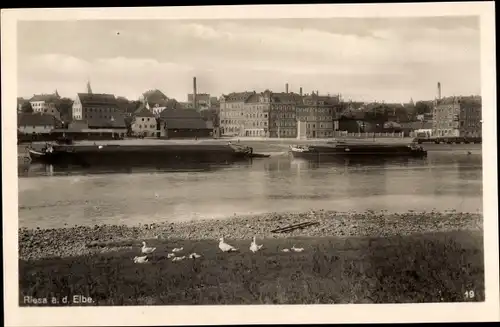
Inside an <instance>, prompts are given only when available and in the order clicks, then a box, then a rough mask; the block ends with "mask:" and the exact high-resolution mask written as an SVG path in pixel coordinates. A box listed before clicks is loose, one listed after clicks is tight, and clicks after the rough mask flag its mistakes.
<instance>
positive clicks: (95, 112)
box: [72, 93, 120, 120]
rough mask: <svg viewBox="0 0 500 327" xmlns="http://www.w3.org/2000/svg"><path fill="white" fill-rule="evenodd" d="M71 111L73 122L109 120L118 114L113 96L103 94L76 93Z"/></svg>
mask: <svg viewBox="0 0 500 327" xmlns="http://www.w3.org/2000/svg"><path fill="white" fill-rule="evenodd" d="M72 111H73V119H74V120H89V119H104V120H110V119H111V118H112V117H114V116H115V115H116V114H118V113H119V112H120V110H119V108H118V104H117V102H116V98H115V96H114V95H112V94H104V93H101V94H99V93H78V94H77V96H76V99H75V102H73V107H72Z"/></svg>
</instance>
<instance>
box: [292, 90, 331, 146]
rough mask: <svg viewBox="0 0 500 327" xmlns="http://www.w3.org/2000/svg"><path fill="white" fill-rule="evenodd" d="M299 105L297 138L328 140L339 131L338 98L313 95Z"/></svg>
mask: <svg viewBox="0 0 500 327" xmlns="http://www.w3.org/2000/svg"><path fill="white" fill-rule="evenodd" d="M302 102H303V103H302V104H300V105H297V109H296V116H297V138H327V137H332V136H333V131H334V130H336V129H338V126H335V124H338V123H337V122H338V120H337V118H338V117H337V114H338V111H339V108H340V106H339V105H340V99H339V97H338V96H334V97H332V96H320V95H319V94H318V93H314V92H313V93H312V94H311V95H310V96H305V97H304V98H303V99H302Z"/></svg>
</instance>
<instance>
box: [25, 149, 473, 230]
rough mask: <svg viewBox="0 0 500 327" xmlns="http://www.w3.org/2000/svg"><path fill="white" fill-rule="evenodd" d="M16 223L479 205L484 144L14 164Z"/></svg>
mask: <svg viewBox="0 0 500 327" xmlns="http://www.w3.org/2000/svg"><path fill="white" fill-rule="evenodd" d="M19 176H20V177H19V226H20V227H28V228H33V227H37V226H39V227H41V228H53V227H63V226H65V225H69V226H71V225H75V224H78V225H94V224H104V223H106V224H121V223H125V224H130V225H135V224H138V223H151V222H160V221H181V220H193V219H212V218H223V217H230V216H233V215H235V214H238V215H239V214H251V213H263V212H271V211H276V212H279V211H306V210H310V209H325V210H338V211H348V210H356V211H364V210H367V209H372V210H388V211H390V212H403V211H408V210H418V211H422V210H427V211H430V210H433V209H435V210H440V211H443V210H450V209H451V210H453V209H454V210H457V211H468V212H482V164H481V151H480V147H478V149H473V150H471V151H470V153H467V151H464V150H463V149H458V150H456V151H453V150H448V151H442V150H441V151H429V155H428V158H426V159H410V160H396V161H384V162H377V163H372V164H366V163H365V164H359V163H353V162H350V163H349V162H337V163H331V162H330V163H317V162H309V161H304V160H298V159H291V158H289V157H288V156H280V155H277V156H272V157H271V158H268V159H259V160H253V161H251V162H243V163H238V164H233V165H224V166H217V167H215V166H210V165H204V166H196V165H195V166H190V167H184V168H183V169H179V167H176V168H175V169H170V170H165V169H135V170H122V171H114V172H111V171H107V172H106V171H100V172H96V171H82V170H80V171H75V170H72V171H60V170H58V169H56V168H54V167H52V166H43V165H23V166H20V169H19Z"/></svg>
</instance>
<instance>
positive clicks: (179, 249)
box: [172, 247, 184, 252]
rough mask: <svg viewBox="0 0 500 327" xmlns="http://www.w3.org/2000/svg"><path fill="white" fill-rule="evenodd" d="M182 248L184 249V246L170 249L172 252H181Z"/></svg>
mask: <svg viewBox="0 0 500 327" xmlns="http://www.w3.org/2000/svg"><path fill="white" fill-rule="evenodd" d="M182 250H184V248H183V247H182V248H173V249H172V252H181V251H182Z"/></svg>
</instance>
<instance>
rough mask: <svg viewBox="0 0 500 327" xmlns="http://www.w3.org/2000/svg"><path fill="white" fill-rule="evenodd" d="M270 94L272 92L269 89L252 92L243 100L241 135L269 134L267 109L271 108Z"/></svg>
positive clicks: (262, 135) (265, 135) (264, 135)
mask: <svg viewBox="0 0 500 327" xmlns="http://www.w3.org/2000/svg"><path fill="white" fill-rule="evenodd" d="M271 96H272V92H271V91H269V90H266V91H264V92H261V93H256V92H253V93H252V94H251V95H250V96H249V97H248V98H247V99H246V100H245V101H244V102H243V125H242V126H243V130H242V133H243V135H242V136H253V137H267V136H269V111H270V108H271Z"/></svg>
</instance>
